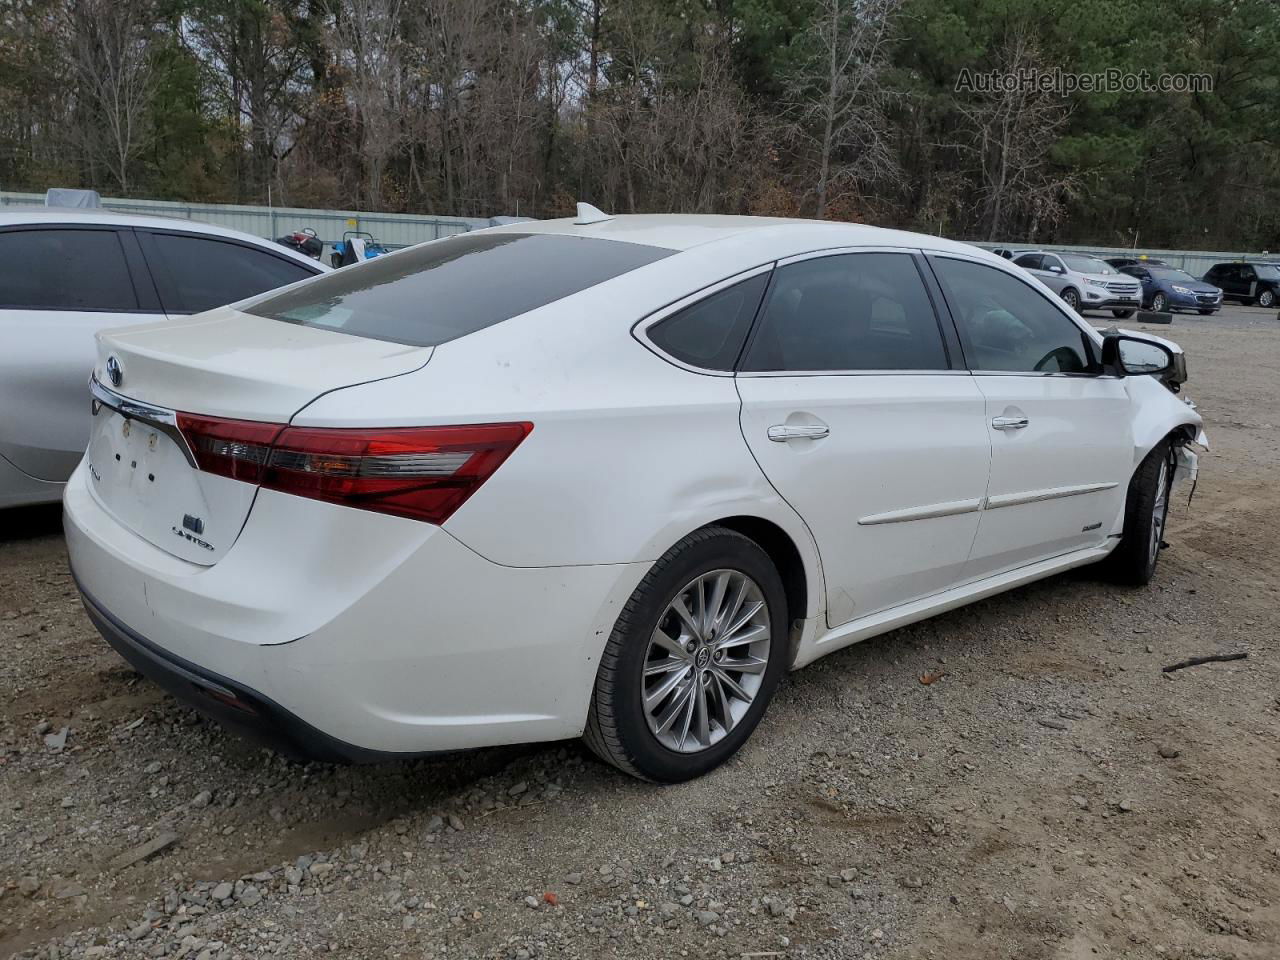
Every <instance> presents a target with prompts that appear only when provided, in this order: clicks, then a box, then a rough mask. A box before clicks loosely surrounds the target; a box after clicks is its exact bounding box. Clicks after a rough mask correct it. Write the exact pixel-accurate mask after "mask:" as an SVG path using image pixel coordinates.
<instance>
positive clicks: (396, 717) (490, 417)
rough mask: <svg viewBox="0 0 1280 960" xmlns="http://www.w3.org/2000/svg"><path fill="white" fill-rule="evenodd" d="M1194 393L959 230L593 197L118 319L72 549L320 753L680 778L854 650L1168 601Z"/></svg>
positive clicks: (184, 689)
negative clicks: (216, 305) (1082, 588)
mask: <svg viewBox="0 0 1280 960" xmlns="http://www.w3.org/2000/svg"><path fill="white" fill-rule="evenodd" d="M109 371H115V374H114V379H108V378H109ZM1184 371H1185V367H1184V365H1183V363H1182V361H1181V356H1180V353H1178V352H1176V351H1174V350H1172V349H1170V348H1169V347H1168V346H1167V345H1166V342H1164V341H1159V340H1155V339H1151V338H1144V337H1142V336H1140V335H1134V334H1127V333H1119V332H1117V333H1112V334H1107V335H1104V334H1102V333H1099V332H1097V331H1095V330H1093V329H1092V328H1091V327H1090V326H1088V325H1087V324H1085V323H1084V322H1083V321H1081V320H1080V319H1079V318H1078V317H1077V316H1076V315H1075V314H1074V313H1072V312H1071V311H1070V310H1068V309H1066V307H1065V305H1064V304H1063V303H1062V302H1061V301H1060V300H1058V299H1057V298H1055V297H1052V296H1050V295H1049V294H1047V293H1046V292H1045V290H1044V289H1043V287H1041V286H1040V285H1038V284H1035V283H1033V282H1032V281H1030V279H1029V278H1028V277H1027V276H1026V274H1025V273H1024V272H1023V271H1021V270H1019V269H1017V268H1015V267H1013V266H1012V265H1011V264H1009V263H1008V262H1007V261H1003V260H1001V259H1000V258H999V257H997V256H995V255H993V254H989V253H985V252H982V251H979V250H977V249H975V248H974V247H971V246H968V245H964V244H959V243H951V242H949V241H945V240H940V239H938V238H935V237H927V236H919V235H915V234H909V233H900V232H895V231H888V230H879V229H875V228H871V227H865V226H857V225H847V224H832V223H816V222H807V221H781V220H768V219H753V218H740V217H694V216H630V217H616V218H608V217H605V216H604V215H602V214H599V213H598V212H593V211H591V210H590V209H589V208H588V209H585V210H584V211H583V213H582V214H581V215H580V217H579V219H578V220H576V221H574V220H559V221H555V220H553V221H543V222H535V223H520V224H516V225H512V226H504V227H498V228H495V229H490V230H483V231H478V232H474V233H469V234H464V235H460V236H455V237H450V238H447V239H443V240H439V241H436V242H432V243H427V244H422V245H420V246H417V247H413V248H410V249H407V250H403V251H400V252H397V253H394V254H391V255H389V256H386V257H380V258H378V259H377V260H373V261H369V262H366V263H363V264H359V265H357V266H352V267H347V268H345V269H343V270H341V271H338V272H336V273H334V274H331V275H330V276H327V277H323V278H320V279H318V280H314V281H310V282H308V283H305V284H300V285H298V286H296V287H293V288H290V289H288V290H284V291H278V292H276V293H272V294H268V295H266V296H264V297H261V298H259V299H257V300H254V301H250V302H247V303H242V304H238V305H237V306H236V307H234V308H231V307H228V308H223V309H220V310H214V311H211V312H209V313H205V314H202V315H200V316H198V317H193V318H191V319H189V320H181V321H177V322H172V323H163V324H154V325H145V326H141V327H136V328H134V329H131V330H123V331H112V332H109V333H106V334H102V335H100V336H99V352H98V361H97V366H96V368H95V372H94V380H93V383H92V390H93V396H94V408H95V411H96V416H95V425H94V430H93V438H92V441H91V443H90V446H89V450H88V453H87V455H86V456H85V459H84V462H83V463H82V464H81V466H80V467H79V468H78V469H77V470H76V473H75V475H74V476H73V477H72V479H71V482H70V483H69V484H68V486H67V492H66V497H65V501H64V505H65V511H64V516H65V526H66V536H67V546H68V551H69V554H70V561H71V568H72V571H73V574H74V576H75V578H76V581H77V583H78V585H79V588H80V590H81V593H82V595H83V597H84V602H85V606H86V609H87V610H88V612H89V615H90V617H91V619H92V620H93V621H94V623H95V624H96V625H97V627H98V629H99V630H100V631H101V632H102V634H103V635H104V637H106V639H107V640H108V641H109V642H110V643H111V644H112V645H113V646H115V648H116V649H117V650H118V651H119V652H120V653H121V654H122V655H123V656H124V657H125V658H126V659H127V660H129V661H130V662H131V663H133V664H134V665H135V666H136V667H137V668H138V669H139V670H141V671H142V672H144V673H146V674H148V675H149V676H151V677H153V678H154V679H156V680H157V681H158V682H159V683H161V684H162V685H164V686H165V687H167V688H168V689H169V690H170V691H172V692H173V693H175V694H176V695H177V696H179V697H181V698H183V699H185V700H187V701H189V702H191V703H194V704H196V705H198V706H199V708H200V709H202V710H203V711H205V712H206V713H208V714H210V715H212V716H214V717H216V718H218V719H220V720H221V721H223V722H225V723H227V724H228V725H230V726H232V727H235V728H237V729H240V730H244V731H246V732H249V733H251V734H254V735H257V736H260V737H265V738H267V739H269V740H270V741H272V742H274V743H276V744H278V745H280V746H281V747H283V748H284V749H285V750H288V751H290V752H294V753H301V754H304V755H308V756H313V757H320V758H326V759H356V760H377V759H385V758H394V757H401V756H409V755H413V754H421V753H425V752H431V751H441V750H452V749H457V748H465V747H478V746H483V745H491V744H503V743H513V742H521V741H539V740H554V739H560V738H565V737H574V736H579V735H584V736H585V738H586V740H587V742H588V743H589V744H590V746H591V747H592V749H594V750H595V751H596V752H597V753H598V754H599V755H600V756H601V757H603V758H604V759H606V760H607V761H609V762H611V763H613V764H616V765H617V766H618V767H620V768H621V769H623V770H625V771H627V772H629V773H632V774H635V775H638V776H641V777H646V778H649V779H652V780H657V781H677V780H683V779H687V778H689V777H693V776H696V775H698V774H701V773H703V772H705V771H707V770H709V769H711V768H712V767H714V766H716V765H717V764H718V763H720V762H722V761H723V760H724V759H725V758H727V757H728V756H730V755H731V754H732V753H733V752H734V751H736V750H737V749H738V748H739V747H740V746H741V745H742V744H743V742H744V741H745V740H746V738H747V737H748V736H749V735H750V733H751V731H752V729H753V728H754V727H755V725H756V723H757V722H758V721H759V720H760V717H761V714H762V713H763V712H764V709H765V707H766V705H767V703H768V701H769V698H770V696H771V695H772V694H773V691H774V688H775V687H776V686H777V684H778V681H779V679H780V678H781V676H782V674H783V673H784V672H785V671H786V670H789V669H792V668H796V667H799V666H802V665H804V664H807V663H809V662H810V661H812V660H814V659H816V658H818V657H821V656H823V655H825V654H827V653H830V652H832V651H834V650H838V649H840V648H841V647H844V646H846V645H847V644H850V643H853V642H855V641H858V640H862V639H864V638H866V637H870V636H873V635H875V634H878V633H883V632H885V631H887V630H891V629H893V628H894V627H897V626H900V625H903V624H907V623H911V622H913V621H915V620H920V619H922V618H924V617H928V616H930V615H932V614H935V613H939V612H941V611H944V610H949V609H952V608H954V607H956V606H959V605H961V604H964V603H968V602H970V601H973V600H976V599H979V598H982V597H986V596H990V595H991V594H994V593H997V592H999V591H1002V590H1007V589H1009V588H1011V587H1015V586H1017V585H1019V584H1023V583H1027V582H1029V581H1032V580H1036V579H1039V578H1041V577H1045V576H1048V575H1050V574H1052V573H1056V572H1058V571H1061V570H1066V569H1068V568H1071V567H1077V566H1080V565H1083V564H1089V563H1095V562H1099V561H1107V562H1108V564H1109V565H1110V571H1111V573H1112V574H1113V575H1114V576H1116V577H1117V578H1119V579H1120V580H1122V581H1125V582H1129V583H1135V584H1141V583H1145V582H1146V581H1147V580H1149V579H1150V577H1151V575H1152V573H1153V571H1154V569H1155V566H1156V561H1157V559H1158V557H1159V548H1160V544H1161V540H1162V536H1163V527H1164V522H1165V517H1166V511H1167V505H1168V494H1169V488H1170V484H1171V481H1172V478H1173V475H1174V472H1175V470H1178V469H1180V468H1185V469H1192V468H1194V463H1195V456H1194V454H1193V453H1191V451H1190V450H1189V449H1187V444H1188V443H1189V442H1190V441H1191V440H1192V439H1193V438H1194V437H1195V436H1196V435H1197V431H1198V430H1199V428H1200V417H1199V416H1198V414H1197V413H1196V412H1195V411H1194V409H1192V408H1191V407H1190V406H1188V405H1187V404H1185V403H1183V402H1182V401H1181V400H1180V399H1179V398H1178V396H1176V394H1175V392H1174V391H1175V390H1176V389H1177V387H1178V381H1180V380H1181V379H1182V377H1183V376H1184Z"/></svg>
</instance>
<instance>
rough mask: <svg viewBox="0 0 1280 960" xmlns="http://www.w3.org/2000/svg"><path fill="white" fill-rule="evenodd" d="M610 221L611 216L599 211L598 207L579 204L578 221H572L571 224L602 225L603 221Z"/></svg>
mask: <svg viewBox="0 0 1280 960" xmlns="http://www.w3.org/2000/svg"><path fill="white" fill-rule="evenodd" d="M612 219H613V215H612V214H608V213H605V212H604V211H603V210H601V209H599V208H598V207H593V206H592V205H591V204H589V203H579V204H578V219H576V220H574V221H573V222H574V223H576V224H583V225H585V224H588V223H604V221H606V220H612Z"/></svg>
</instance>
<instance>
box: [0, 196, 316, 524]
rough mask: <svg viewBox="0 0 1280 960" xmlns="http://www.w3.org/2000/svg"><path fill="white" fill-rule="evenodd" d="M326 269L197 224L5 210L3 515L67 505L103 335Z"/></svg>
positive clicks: (0, 377) (0, 249)
mask: <svg viewBox="0 0 1280 960" xmlns="http://www.w3.org/2000/svg"><path fill="white" fill-rule="evenodd" d="M328 269H329V268H328V267H325V266H322V265H320V264H318V263H317V262H316V261H314V260H312V259H310V258H309V257H304V256H302V255H300V254H297V253H295V252H294V251H292V250H288V249H286V248H285V247H283V246H281V245H279V244H276V243H272V242H270V241H267V240H262V239H260V238H258V237H251V236H249V235H248V234H244V233H240V232H238V231H236V230H225V229H223V228H221V227H214V226H209V225H207V224H202V223H193V222H191V221H188V220H174V219H168V218H164V217H138V216H130V215H127V214H120V213H112V212H111V211H108V210H92V211H88V210H74V209H59V208H44V207H33V208H30V209H24V208H21V207H15V208H4V209H3V210H0V344H3V350H2V351H0V508H3V507H13V506H20V505H24V504H30V503H43V502H49V501H56V500H57V499H58V498H59V497H61V496H62V485H63V483H65V482H66V479H67V478H68V477H69V476H71V471H72V470H73V469H75V465H76V464H77V463H79V462H80V458H81V457H82V456H83V455H84V450H85V447H86V446H87V445H88V443H89V424H90V416H89V406H88V402H87V401H86V400H85V393H84V391H85V384H86V383H88V380H89V370H90V369H91V368H92V367H93V361H94V356H95V344H94V339H93V335H94V334H95V333H96V332H97V331H99V330H101V329H103V328H106V327H122V326H126V325H128V324H138V323H153V322H154V321H155V320H156V319H157V318H164V317H179V316H186V315H188V314H192V313H199V312H201V311H204V310H208V309H209V308H210V307H215V306H221V305H222V304H225V303H231V302H233V301H235V300H243V299H244V298H245V297H250V296H254V295H256V294H259V293H262V292H264V291H266V290H270V289H272V288H274V287H279V286H282V285H284V284H288V283H293V282H295V281H297V280H303V279H306V278H308V277H313V276H315V275H316V274H318V273H321V272H324V271H327V270H328ZM228 346H230V345H228Z"/></svg>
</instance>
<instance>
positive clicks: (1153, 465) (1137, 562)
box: [1106, 440, 1173, 587]
mask: <svg viewBox="0 0 1280 960" xmlns="http://www.w3.org/2000/svg"><path fill="white" fill-rule="evenodd" d="M1172 484H1173V464H1172V463H1171V462H1170V445H1169V441H1168V440H1161V441H1160V442H1159V443H1158V444H1156V446H1155V449H1154V450H1152V451H1151V452H1150V453H1148V454H1147V455H1146V457H1145V458H1144V459H1143V461H1142V463H1140V464H1138V469H1137V470H1135V471H1134V472H1133V477H1132V479H1130V481H1129V493H1128V498H1127V499H1126V500H1125V506H1124V534H1123V535H1122V536H1121V538H1120V544H1119V546H1117V547H1116V548H1115V550H1113V551H1112V552H1111V556H1109V557H1107V560H1106V566H1107V573H1108V575H1109V576H1110V578H1111V579H1112V580H1114V581H1115V582H1116V583H1123V584H1128V585H1129V586H1135V587H1141V586H1145V585H1146V584H1148V583H1150V582H1151V578H1152V577H1153V576H1154V575H1155V572H1156V564H1157V563H1159V561H1160V547H1161V544H1162V543H1163V542H1164V531H1165V521H1166V520H1167V519H1168V517H1169V488H1170V487H1171V486H1172Z"/></svg>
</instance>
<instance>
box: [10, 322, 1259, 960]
mask: <svg viewBox="0 0 1280 960" xmlns="http://www.w3.org/2000/svg"><path fill="white" fill-rule="evenodd" d="M1097 322H1098V323H1099V324H1103V323H1105V322H1106V320H1105V318H1101V317H1100V318H1097ZM1150 329H1152V330H1153V331H1154V332H1158V333H1161V334H1163V335H1165V336H1169V337H1172V338H1173V339H1176V340H1177V341H1179V342H1180V343H1181V344H1182V345H1183V347H1184V348H1185V349H1186V351H1187V353H1188V356H1189V363H1190V368H1191V381H1190V383H1189V385H1188V393H1189V394H1190V395H1191V396H1192V397H1194V398H1195V400H1196V401H1197V403H1198V404H1199V407H1200V409H1201V411H1202V412H1203V414H1204V416H1205V418H1206V421H1207V429H1208V433H1209V438H1210V441H1211V443H1212V452H1211V453H1210V454H1208V455H1206V456H1205V457H1204V458H1203V461H1202V471H1201V479H1200V484H1199V489H1198V490H1197V492H1196V495H1195V499H1194V501H1193V502H1192V503H1191V504H1190V506H1188V505H1187V504H1186V502H1185V499H1184V500H1181V501H1179V502H1178V503H1176V504H1175V506H1174V508H1173V511H1172V515H1171V519H1170V528H1169V532H1168V540H1169V541H1170V543H1171V548H1170V549H1169V550H1167V551H1166V552H1165V554H1164V556H1163V559H1162V562H1161V567H1160V570H1159V571H1158V573H1157V577H1156V581H1155V582H1154V583H1153V584H1152V585H1151V586H1150V587H1149V588H1146V589H1141V590H1130V589H1120V588H1116V587H1113V586H1108V585H1106V584H1104V583H1101V582H1099V581H1098V580H1097V579H1095V578H1094V577H1093V575H1091V574H1090V573H1089V572H1087V571H1077V572H1075V573H1073V574H1070V575H1065V576H1061V577H1056V578H1054V579H1052V580H1048V581H1045V582H1042V583H1039V584H1035V585H1033V586H1030V587H1027V588H1024V589H1020V590H1017V591H1015V592H1012V593H1008V594H1005V595H1003V596H1000V597H997V598H994V599H991V600H988V601H985V602H982V603H979V604H977V605H975V606H972V607H969V608H966V609H963V610H959V611H956V612H953V613H950V614H947V615H945V616H941V617H938V618H936V619H934V620H931V621H928V622H925V623H922V624H919V625H916V626H914V627H911V628H908V629H903V630H899V631H896V632H894V633H892V634H889V635H887V636H884V637H880V638H878V639H875V640H871V641H868V642H866V643H864V644H861V645H860V646H857V647H854V648H852V649H849V650H846V651H843V652H841V653H837V654H835V655H833V656H831V657H829V658H827V659H825V660H823V661H820V662H819V663H817V664H815V665H813V666H811V667H809V668H807V669H805V670H803V671H800V672H798V673H796V674H793V675H792V676H791V677H790V678H789V680H788V681H787V682H786V683H785V684H784V685H783V687H782V689H781V690H780V692H779V695H778V697H777V698H776V700H775V701H774V703H773V705H772V706H771V708H770V710H769V713H768V715H767V717H766V718H765V721H764V723H763V724H762V725H761V727H760V728H759V730H758V731H757V732H756V735H755V737H754V738H753V739H752V740H751V742H750V743H749V744H748V745H747V747H746V748H745V749H744V750H743V751H742V752H741V754H740V755H739V756H738V757H737V758H735V759H734V760H733V761H731V762H730V763H728V764H727V765H726V766H725V767H723V768H722V769H720V770H718V771H717V772H715V773H714V774H712V775H710V776H708V777H706V778H704V779H702V780H700V781H697V782H694V783H689V784H686V785H682V786H676V787H665V788H663V787H654V786H650V785H646V784H642V783H638V782H636V781H633V780H630V779H627V778H626V777H623V776H621V775H619V774H618V773H616V772H615V771H613V770H612V769H610V768H607V767H605V766H602V765H601V764H599V763H597V762H596V761H594V760H593V759H591V758H590V757H589V756H588V755H587V754H586V753H585V751H584V750H583V749H582V748H581V747H580V746H579V745H578V744H576V743H563V744H548V745H540V746H530V747H519V748H506V749H498V750H487V751H480V752H474V753H469V754H465V755H460V756H453V757H448V758H442V759H436V760H431V761H419V762H413V763H404V764H397V765H387V766H381V767H373V768H340V767H330V766H324V765H310V766H299V765H294V764H290V763H287V762H285V761H283V760H281V759H279V758H277V757H275V756H273V755H271V754H269V753H267V752H265V751H263V750H260V749H256V748H254V747H251V746H248V745H246V744H244V743H242V742H240V741H238V740H236V739H234V738H232V737H230V736H228V735H227V734H225V733H224V732H222V730H220V729H218V728H216V727H213V726H211V725H209V724H207V723H205V722H204V721H202V720H200V719H198V718H197V717H196V716H195V715H194V714H192V713H191V712H190V711H189V710H187V709H185V708H182V707H179V706H177V705H176V704H175V703H174V702H173V701H171V700H170V699H168V698H167V697H166V696H164V695H162V694H161V693H159V692H158V691H157V689H156V688H154V687H153V686H151V685H150V684H149V683H147V682H145V681H143V680H141V679H140V678H139V677H138V676H137V675H135V674H134V673H133V672H132V671H131V670H129V669H128V668H127V667H126V666H125V664H124V663H123V662H122V661H121V660H120V659H119V658H118V657H117V656H116V655H115V654H114V653H112V652H111V650H110V649H108V648H107V647H106V646H105V644H104V643H103V642H102V641H101V640H100V639H99V638H98V636H97V635H96V634H95V632H94V631H93V629H92V627H90V625H89V622H88V620H87V619H86V618H85V616H84V614H83V613H82V611H81V609H80V606H79V603H78V601H77V599H76V594H75V591H74V589H73V586H72V583H71V580H70V578H69V576H68V574H67V568H66V563H65V557H64V550H63V542H62V538H61V536H60V533H59V530H58V515H57V511H56V510H41V511H30V512H22V513H9V514H0V651H2V653H0V956H9V955H17V956H22V957H33V956H35V957H41V958H52V957H59V958H67V957H85V958H89V957H117V956H121V957H133V956H139V957H142V956H151V957H191V958H195V960H215V958H221V960H231V958H236V957H257V956H278V957H310V956H312V955H314V954H316V953H323V952H333V953H337V954H338V955H341V956H344V957H353V958H365V957H412V958H432V957H440V958H471V957H486V958H490V957H492V958H526V957H546V958H559V957H583V958H586V957H591V958H595V957H628V958H640V957H696V958H701V957H812V958H824V957H831V958H837V957H838V958H846V957H854V958H858V957H874V958H903V960H906V958H937V960H965V958H1015V960H1041V958H1043V960H1050V958H1053V960H1076V958H1093V957H1104V958H1109V957H1165V958H1185V960H1190V958H1223V960H1226V958H1239V960H1246V958H1247V960H1264V958H1267V960H1274V958H1277V957H1280V777H1278V776H1277V774H1280V766H1278V761H1280V700H1278V699H1277V697H1278V695H1280V683H1278V681H1280V656H1277V654H1278V653H1280V642H1278V641H1277V635H1278V631H1280V597H1278V596H1277V588H1278V587H1280V548H1278V547H1277V544H1278V542H1280V537H1278V536H1277V534H1278V533H1280V531H1278V529H1277V528H1278V526H1280V523H1278V521H1277V516H1278V515H1280V485H1278V484H1277V480H1276V478H1277V476H1278V475H1280V442H1278V441H1280V429H1278V427H1280V389H1278V388H1277V371H1276V367H1277V364H1278V363H1280V322H1277V319H1276V317H1275V314H1274V311H1272V312H1264V311H1261V310H1246V309H1235V308H1232V309H1228V310H1227V311H1224V313H1223V315H1221V316H1219V317H1215V318H1212V319H1204V318H1200V317H1178V318H1177V320H1176V321H1175V322H1174V324H1173V326H1172V327H1153V328H1150ZM1224 652H1244V653H1247V654H1248V659H1245V660H1239V661H1236V662H1232V663H1217V664H1210V665H1206V666H1200V667H1195V668H1192V669H1187V670H1183V671H1180V672H1177V673H1174V674H1164V673H1162V672H1161V669H1160V668H1161V667H1162V666H1164V665H1166V664H1171V663H1173V662H1175V661H1179V660H1182V659H1184V658H1186V657H1190V656H1195V655H1202V654H1212V653H1224ZM929 671H945V673H946V676H945V677H944V678H943V679H941V680H940V681H938V682H936V683H933V684H931V685H924V684H922V683H921V682H920V679H919V678H920V677H921V675H922V674H924V673H926V672H929ZM64 727H66V728H68V733H67V736H66V742H65V747H63V748H62V749H60V750H59V749H58V737H59V734H60V732H61V730H62V729H63V728H64ZM46 738H51V740H49V741H48V742H47V740H46ZM150 840H155V841H156V845H157V846H162V847H163V848H162V849H160V850H159V851H158V852H157V853H155V854H154V855H153V856H152V857H151V858H149V859H143V860H139V861H138V862H136V863H133V864H131V865H122V863H121V862H119V861H117V862H115V863H113V858H117V857H119V856H120V855H121V854H124V853H128V852H129V851H131V850H132V849H133V848H135V847H137V846H138V845H139V844H142V843H144V842H146V841H150ZM166 841H167V845H166ZM125 859H127V857H126V858H125Z"/></svg>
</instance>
